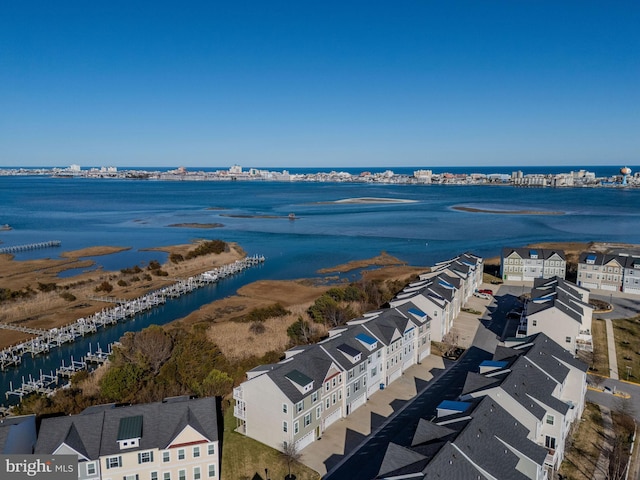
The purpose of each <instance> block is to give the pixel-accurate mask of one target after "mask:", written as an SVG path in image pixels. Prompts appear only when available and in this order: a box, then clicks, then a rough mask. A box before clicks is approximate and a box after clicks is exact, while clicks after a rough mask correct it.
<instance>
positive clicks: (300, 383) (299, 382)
mask: <svg viewBox="0 0 640 480" xmlns="http://www.w3.org/2000/svg"><path fill="white" fill-rule="evenodd" d="M285 378H286V379H287V380H289V381H290V382H291V383H293V385H294V386H295V387H296V388H297V389H298V390H299V391H300V393H308V392H310V391H312V390H313V379H311V378H309V377H307V376H306V375H305V374H304V373H302V372H300V371H298V370H292V371H291V372H289V373H287V374H286V375H285Z"/></svg>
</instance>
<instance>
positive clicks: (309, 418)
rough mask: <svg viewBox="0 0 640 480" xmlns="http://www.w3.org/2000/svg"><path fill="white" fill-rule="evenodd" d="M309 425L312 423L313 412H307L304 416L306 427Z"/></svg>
mask: <svg viewBox="0 0 640 480" xmlns="http://www.w3.org/2000/svg"><path fill="white" fill-rule="evenodd" d="M309 425H311V414H310V413H307V414H306V415H305V416H304V426H305V427H308V426H309Z"/></svg>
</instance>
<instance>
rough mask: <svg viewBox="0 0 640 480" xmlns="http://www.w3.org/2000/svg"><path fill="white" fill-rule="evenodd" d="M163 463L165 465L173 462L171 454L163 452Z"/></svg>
mask: <svg viewBox="0 0 640 480" xmlns="http://www.w3.org/2000/svg"><path fill="white" fill-rule="evenodd" d="M162 461H163V462H164V463H167V462H170V461H171V452H162Z"/></svg>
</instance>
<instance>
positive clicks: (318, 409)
mask: <svg viewBox="0 0 640 480" xmlns="http://www.w3.org/2000/svg"><path fill="white" fill-rule="evenodd" d="M321 412H322V407H316V420H319V419H320V415H321Z"/></svg>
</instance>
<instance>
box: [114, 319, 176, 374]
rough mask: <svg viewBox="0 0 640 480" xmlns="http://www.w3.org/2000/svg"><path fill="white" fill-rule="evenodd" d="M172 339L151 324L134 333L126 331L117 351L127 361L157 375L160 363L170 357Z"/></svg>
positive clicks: (158, 327)
mask: <svg viewBox="0 0 640 480" xmlns="http://www.w3.org/2000/svg"><path fill="white" fill-rule="evenodd" d="M172 350H173V340H172V339H171V337H170V336H169V335H168V334H167V333H166V332H165V331H164V329H163V328H162V327H160V326H158V325H151V326H150V327H147V328H145V329H144V330H141V331H139V332H136V333H132V332H128V333H126V334H125V335H124V336H123V337H122V339H121V341H120V347H119V352H120V354H121V355H122V356H123V357H124V358H126V359H127V360H128V361H129V362H132V363H135V364H136V365H138V366H139V367H141V368H142V369H144V370H149V371H151V373H152V374H153V375H157V374H158V372H159V371H160V368H161V367H162V365H163V364H164V363H165V362H166V361H167V360H168V359H169V358H170V357H171V352H172Z"/></svg>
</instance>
